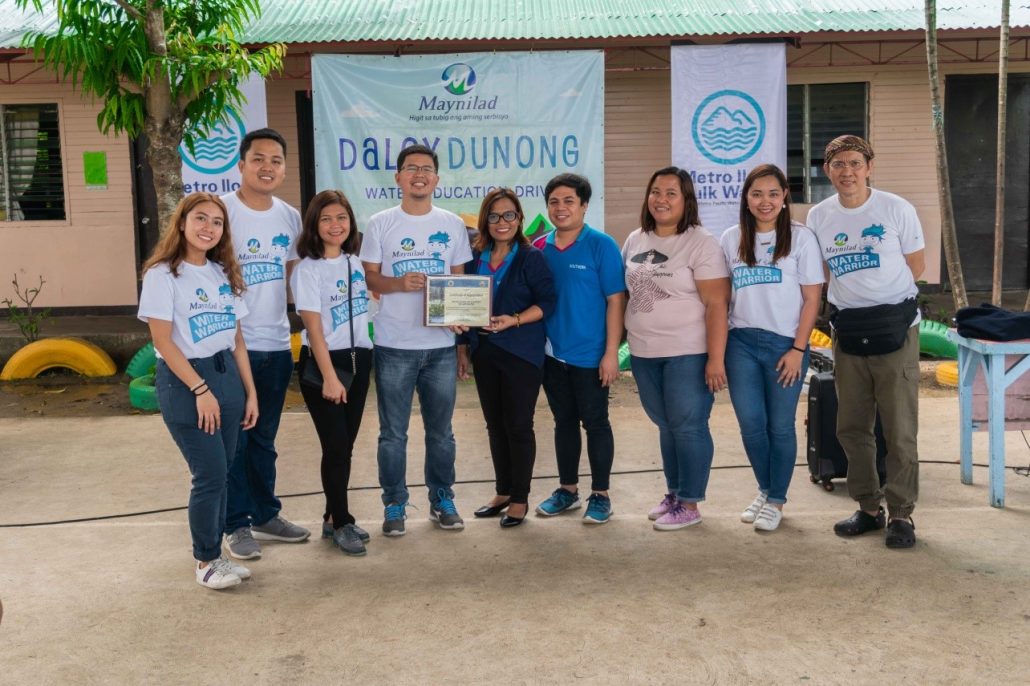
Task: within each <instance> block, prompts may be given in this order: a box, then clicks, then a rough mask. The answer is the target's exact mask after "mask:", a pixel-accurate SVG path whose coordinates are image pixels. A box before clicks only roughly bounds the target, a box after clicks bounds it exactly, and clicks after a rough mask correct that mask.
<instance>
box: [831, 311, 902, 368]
mask: <svg viewBox="0 0 1030 686" xmlns="http://www.w3.org/2000/svg"><path fill="white" fill-rule="evenodd" d="M916 309H917V305H916V299H915V298H909V299H908V300H904V301H902V302H900V303H898V304H896V305H873V306H872V307H851V308H848V309H846V310H836V311H835V312H833V314H831V315H830V323H831V324H833V331H834V334H835V335H836V337H837V345H838V346H840V349H841V350H843V351H844V352H846V353H847V354H849V355H862V356H865V355H886V354H887V353H892V352H894V351H895V350H900V349H901V346H903V345H905V338H906V337H907V336H908V330H909V328H911V326H912V320H913V319H915V318H916Z"/></svg>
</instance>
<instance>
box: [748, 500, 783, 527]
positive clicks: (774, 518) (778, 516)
mask: <svg viewBox="0 0 1030 686" xmlns="http://www.w3.org/2000/svg"><path fill="white" fill-rule="evenodd" d="M782 519H783V511H782V510H780V509H779V508H778V507H776V506H775V505H773V504H772V503H766V504H765V505H763V506H762V509H761V510H759V512H758V516H757V517H755V530H756V531H776V527H778V526H779V525H780V520H782Z"/></svg>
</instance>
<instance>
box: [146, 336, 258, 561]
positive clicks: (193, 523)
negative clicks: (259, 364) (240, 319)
mask: <svg viewBox="0 0 1030 686" xmlns="http://www.w3.org/2000/svg"><path fill="white" fill-rule="evenodd" d="M190 364H191V365H193V368H194V369H195V370H196V371H197V373H198V374H200V376H201V377H203V379H204V380H205V381H206V382H207V385H208V388H210V389H211V392H212V393H214V395H215V398H217V399H218V405H219V409H220V410H221V418H222V428H221V430H220V431H216V432H215V433H214V434H209V433H205V432H203V431H201V430H200V429H199V428H197V399H196V397H195V396H194V395H193V393H191V392H190V389H189V388H187V387H186V384H184V383H183V382H182V381H180V380H179V377H177V376H176V375H175V374H174V373H172V371H171V370H170V369H169V368H168V365H167V364H165V362H164V360H158V362H157V371H156V376H155V379H154V386H155V391H156V394H157V403H158V405H159V406H160V408H161V417H162V419H164V422H165V426H167V427H168V432H169V433H171V434H172V439H173V440H174V441H175V444H176V445H177V446H179V450H180V451H182V456H183V457H184V458H186V464H187V465H188V466H189V468H190V474H192V475H193V487H192V488H191V489H190V502H189V521H190V536H191V537H192V538H193V557H194V558H196V559H197V560H199V561H201V562H210V561H211V560H214V559H216V558H218V557H219V556H220V555H221V554H222V529H223V528H224V526H225V503H226V475H227V474H228V472H229V465H230V463H231V462H232V460H233V455H234V454H235V452H236V441H237V437H238V436H239V435H240V421H241V420H242V419H243V406H244V402H245V400H246V398H245V395H244V392H243V383H242V382H241V381H240V372H239V370H238V369H237V368H236V361H235V360H234V359H233V357H232V355H231V354H230V353H229V351H227V350H226V351H223V352H220V353H218V354H217V355H214V356H212V357H204V358H199V359H193V360H190Z"/></svg>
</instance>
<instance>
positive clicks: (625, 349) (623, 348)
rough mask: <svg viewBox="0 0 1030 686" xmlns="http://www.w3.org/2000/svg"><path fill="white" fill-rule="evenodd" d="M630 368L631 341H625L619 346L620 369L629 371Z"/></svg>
mask: <svg viewBox="0 0 1030 686" xmlns="http://www.w3.org/2000/svg"><path fill="white" fill-rule="evenodd" d="M629 368H630V363H629V343H627V342H626V341H623V342H622V345H620V346H619V371H620V372H628V371H629Z"/></svg>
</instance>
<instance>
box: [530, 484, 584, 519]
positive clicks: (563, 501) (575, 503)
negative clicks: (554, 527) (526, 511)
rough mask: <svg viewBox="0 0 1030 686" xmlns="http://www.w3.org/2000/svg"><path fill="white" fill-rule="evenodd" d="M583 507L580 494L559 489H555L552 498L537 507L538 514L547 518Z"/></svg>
mask: <svg viewBox="0 0 1030 686" xmlns="http://www.w3.org/2000/svg"><path fill="white" fill-rule="evenodd" d="M581 505H582V503H581V502H580V501H579V493H570V492H569V491H567V490H565V489H564V488H561V487H558V488H556V489H554V493H552V494H551V497H550V498H548V499H547V500H545V501H544V502H542V503H540V504H539V505H537V506H536V513H537V514H539V515H543V516H545V517H553V516H555V515H559V514H561V513H562V512H565V511H566V510H575V509H577V508H579V507H580V506H581Z"/></svg>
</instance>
